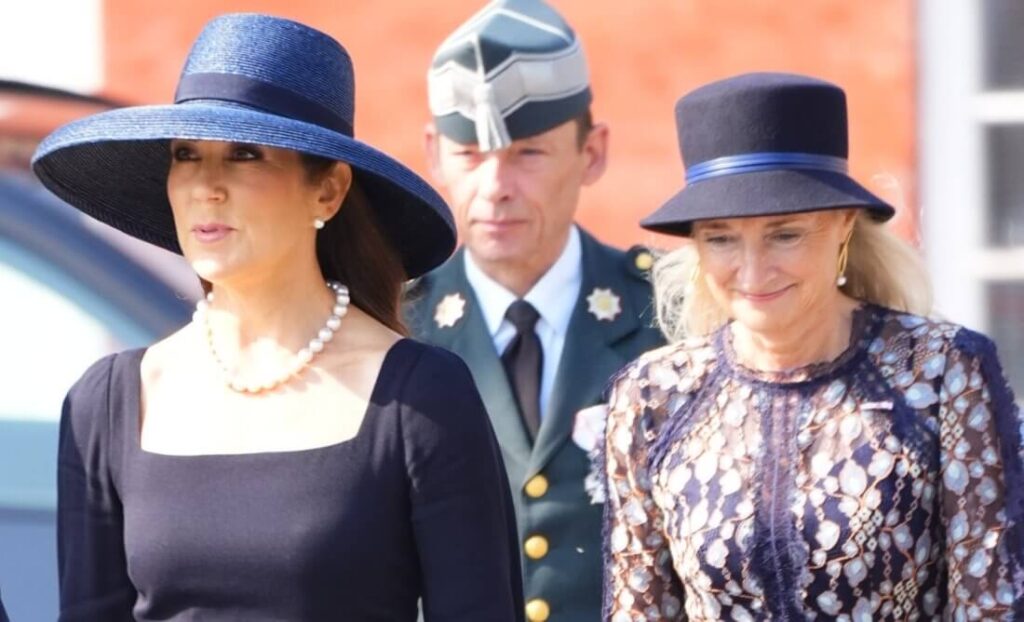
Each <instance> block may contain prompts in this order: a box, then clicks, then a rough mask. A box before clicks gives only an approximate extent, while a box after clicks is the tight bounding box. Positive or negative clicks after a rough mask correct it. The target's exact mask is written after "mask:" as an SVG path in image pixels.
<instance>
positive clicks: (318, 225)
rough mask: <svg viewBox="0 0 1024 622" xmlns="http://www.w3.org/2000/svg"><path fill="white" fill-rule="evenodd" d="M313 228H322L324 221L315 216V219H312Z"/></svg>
mask: <svg viewBox="0 0 1024 622" xmlns="http://www.w3.org/2000/svg"><path fill="white" fill-rule="evenodd" d="M313 228H314V229H323V228H324V221H322V220H320V219H319V218H317V219H316V220H314V221H313Z"/></svg>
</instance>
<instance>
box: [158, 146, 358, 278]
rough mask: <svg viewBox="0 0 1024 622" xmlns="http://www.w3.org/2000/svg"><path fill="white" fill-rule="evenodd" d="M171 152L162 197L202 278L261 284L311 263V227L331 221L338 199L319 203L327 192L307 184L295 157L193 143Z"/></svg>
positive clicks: (262, 148)
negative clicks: (297, 264) (297, 262)
mask: <svg viewBox="0 0 1024 622" xmlns="http://www.w3.org/2000/svg"><path fill="white" fill-rule="evenodd" d="M170 149H171V168H170V173H169V174H168V177H167V196H168V198H169V199H170V203H171V209H172V211H173V213H174V224H175V229H176V231H177V234H178V241H179V243H180V244H181V248H182V251H183V253H184V255H185V257H186V258H187V259H188V261H189V263H190V264H191V265H192V267H193V269H195V271H196V273H197V274H198V275H199V276H200V277H202V278H204V279H206V280H207V281H211V282H214V283H218V282H223V281H225V280H239V279H241V280H248V279H261V278H265V277H267V276H269V274H270V273H273V272H274V271H275V270H277V269H279V268H281V267H282V266H287V265H288V264H289V263H294V261H295V260H296V259H298V258H304V259H309V258H312V259H313V260H314V261H315V256H316V254H315V243H316V229H315V228H314V226H313V221H314V220H315V219H317V218H320V219H322V220H327V219H329V218H330V217H331V216H333V215H334V213H335V211H336V210H337V207H338V205H340V202H341V198H343V193H342V195H341V196H337V197H334V198H331V197H326V199H325V191H326V192H327V194H330V191H331V190H332V189H331V188H329V187H326V185H329V184H326V185H325V183H321V182H316V183H314V182H311V181H310V180H309V178H308V175H307V173H306V169H305V168H304V167H303V165H302V161H301V156H300V155H299V154H298V153H297V152H295V151H291V150H288V149H277V148H273V147H265V146H262V145H250V144H242V143H229V142H219V141H193V140H174V141H172V142H171V146H170ZM346 172H348V171H346ZM328 177H330V176H328ZM346 189H347V188H346ZM332 201H334V202H333V203H332ZM268 271H269V272H268Z"/></svg>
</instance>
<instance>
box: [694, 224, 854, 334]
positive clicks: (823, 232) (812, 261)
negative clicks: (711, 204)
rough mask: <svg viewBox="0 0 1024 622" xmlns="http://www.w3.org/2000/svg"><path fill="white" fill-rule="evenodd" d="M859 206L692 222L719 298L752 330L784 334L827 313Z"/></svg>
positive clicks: (704, 272)
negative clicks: (840, 253) (841, 247)
mask: <svg viewBox="0 0 1024 622" xmlns="http://www.w3.org/2000/svg"><path fill="white" fill-rule="evenodd" d="M855 214H856V212H855V211H854V210H822V211H818V212H808V213H803V214H786V215H781V216H758V217H752V218H727V219H721V220H705V221H698V222H695V223H694V225H693V239H694V241H695V243H696V246H697V253H698V256H699V257H700V273H699V276H698V278H703V279H705V280H706V283H707V286H708V289H709V291H710V292H711V295H712V297H713V298H714V299H715V301H716V302H717V303H718V305H719V306H720V307H721V308H722V309H723V310H725V311H726V313H727V314H728V315H729V316H730V317H731V318H733V319H734V320H735V321H736V322H738V323H740V324H742V325H743V326H744V327H745V328H747V329H749V330H750V331H751V332H754V333H760V334H763V335H766V336H767V335H781V334H783V333H785V331H788V330H791V329H793V328H794V327H796V326H799V325H804V324H806V323H808V322H815V321H817V319H818V318H822V316H823V314H826V313H829V312H831V310H832V308H833V307H832V305H834V304H835V303H836V302H837V301H838V300H839V299H840V297H841V296H842V294H841V293H840V291H839V289H838V287H837V286H836V277H837V276H838V274H837V267H838V260H839V249H840V246H841V245H842V243H843V240H844V239H846V236H847V235H848V234H849V232H850V231H851V229H852V227H853V220H854V217H855Z"/></svg>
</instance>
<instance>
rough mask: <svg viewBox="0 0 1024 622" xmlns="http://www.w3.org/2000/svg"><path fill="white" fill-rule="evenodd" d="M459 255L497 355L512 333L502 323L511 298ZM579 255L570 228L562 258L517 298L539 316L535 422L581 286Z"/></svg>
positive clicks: (559, 357) (546, 398) (575, 236)
mask: <svg viewBox="0 0 1024 622" xmlns="http://www.w3.org/2000/svg"><path fill="white" fill-rule="evenodd" d="M463 256H464V257H465V258H466V262H465V268H466V279H467V280H468V281H469V284H470V286H471V287H472V288H473V292H474V293H475V294H476V298H477V300H478V301H479V302H480V311H481V313H483V316H484V322H485V323H486V324H487V330H489V331H490V333H491V338H492V339H493V340H494V349H495V350H496V351H497V353H498V356H499V357H500V356H501V353H502V352H504V351H505V348H506V347H508V344H509V342H510V341H512V338H513V337H515V335H516V329H515V327H514V326H512V323H511V322H509V321H508V320H507V319H505V312H506V311H508V307H509V305H511V304H512V303H513V302H515V301H516V299H517V297H516V295H515V294H513V293H512V292H510V291H509V290H508V289H506V288H505V286H503V285H501V284H500V283H498V282H497V281H495V280H494V279H492V278H491V277H489V276H487V275H486V274H484V271H483V270H481V269H480V267H479V266H477V265H476V263H475V262H474V261H473V257H472V256H471V254H470V253H469V252H466V253H463ZM582 257H583V252H582V249H581V247H580V233H579V231H577V230H576V227H573V228H572V229H571V230H570V231H569V239H568V240H567V241H566V244H565V248H564V249H563V250H562V254H561V255H560V256H559V257H558V259H557V260H556V261H555V263H554V264H552V266H551V267H550V268H548V271H547V272H545V273H544V276H542V277H540V280H539V281H537V283H536V284H535V285H534V286H533V288H532V289H530V291H528V292H527V293H526V295H525V296H523V299H524V300H526V302H528V303H530V304H531V305H533V307H534V308H535V309H537V313H539V314H540V318H539V319H538V320H537V325H536V327H535V328H534V332H536V333H537V338H538V339H540V345H541V348H542V349H543V351H544V363H543V365H544V366H543V368H542V369H541V377H540V416H541V420H543V419H544V417H545V416H547V411H548V402H549V401H550V400H551V391H552V388H553V386H554V384H555V374H557V373H558V363H559V362H560V361H561V360H562V348H563V347H564V346H565V335H566V332H567V331H568V330H569V321H570V320H571V319H572V311H573V309H574V308H575V307H576V299H577V298H579V295H580V286H581V284H582V283H583V265H582Z"/></svg>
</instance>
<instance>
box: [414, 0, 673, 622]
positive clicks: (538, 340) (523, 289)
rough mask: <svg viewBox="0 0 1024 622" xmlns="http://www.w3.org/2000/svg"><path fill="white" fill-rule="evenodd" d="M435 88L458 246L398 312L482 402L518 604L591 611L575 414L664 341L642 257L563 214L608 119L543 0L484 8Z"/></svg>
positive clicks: (434, 76) (590, 543) (595, 546)
mask: <svg viewBox="0 0 1024 622" xmlns="http://www.w3.org/2000/svg"><path fill="white" fill-rule="evenodd" d="M428 90H429V100H430V110H431V113H432V115H433V122H432V123H431V124H429V126H428V128H427V131H426V147H427V153H428V157H429V158H430V164H431V169H432V173H433V175H434V177H435V180H436V181H437V182H438V184H439V185H440V186H441V187H442V188H443V189H444V190H445V191H446V192H447V195H448V199H449V203H450V204H451V206H452V209H453V212H454V214H455V219H456V223H457V225H458V227H459V232H460V235H461V238H462V240H463V244H464V246H463V247H462V248H461V249H460V250H459V251H458V252H457V253H456V254H455V255H454V256H453V257H452V259H451V260H449V261H448V263H447V264H445V265H444V266H442V267H440V268H438V269H437V270H436V271H434V272H433V273H431V274H429V275H427V276H426V277H423V278H422V279H421V280H420V281H419V282H418V283H417V284H416V285H415V286H414V287H413V288H412V291H411V292H410V297H409V303H408V306H407V309H408V312H407V319H408V320H409V324H410V327H411V328H412V330H413V332H414V334H415V335H416V336H417V337H419V338H421V339H424V340H426V341H429V342H432V343H435V344H438V345H441V346H444V347H446V348H448V349H450V350H452V351H454V352H455V353H457V354H459V355H461V356H462V358H463V359H464V360H465V361H466V362H467V363H468V364H469V367H470V368H471V369H472V372H473V375H474V378H475V380H476V384H477V387H478V388H479V389H480V393H481V395H482V396H483V398H484V402H485V403H486V405H487V410H488V412H489V414H490V417H491V421H492V423H493V425H494V428H495V431H496V432H497V435H498V439H499V441H500V444H501V448H502V451H503V455H504V459H505V466H506V468H507V470H508V476H509V480H510V482H511V484H512V492H513V497H514V498H515V504H516V514H517V518H518V525H519V531H520V537H521V540H522V545H523V550H522V553H523V569H524V575H525V581H524V590H525V596H526V601H527V605H526V614H527V619H528V620H531V621H533V622H541V621H544V620H548V619H550V620H555V621H558V622H560V621H563V620H565V621H572V622H575V621H579V622H593V621H594V620H597V619H599V616H600V609H601V585H602V558H601V515H602V506H601V505H600V498H599V496H598V494H597V490H596V489H595V488H594V487H593V486H592V485H591V484H592V481H590V482H588V478H587V476H588V472H589V468H590V460H589V457H588V450H590V449H592V447H590V445H592V444H593V435H591V439H590V441H589V442H586V441H584V442H579V443H578V442H574V440H573V438H572V437H573V428H574V423H575V422H576V419H577V414H578V413H580V412H581V411H582V412H583V414H582V415H580V417H586V418H588V419H591V420H592V419H594V417H595V416H597V417H599V416H600V414H599V413H600V406H599V405H600V404H601V403H602V402H603V399H602V394H603V392H604V390H605V388H606V386H607V383H608V380H609V378H610V377H611V376H612V375H613V374H615V372H616V371H618V370H619V369H620V368H621V367H622V366H623V365H625V364H626V363H627V362H629V361H630V360H632V359H633V358H635V357H636V356H638V355H639V354H640V353H642V352H644V351H646V350H649V349H652V348H654V347H657V346H659V345H661V343H662V338H661V335H660V333H659V332H658V331H657V330H656V329H655V328H653V320H652V311H653V308H652V294H651V287H650V283H649V281H648V278H647V277H648V275H647V271H648V269H649V268H650V265H651V262H652V259H651V255H650V253H648V252H647V251H646V250H645V249H643V248H639V247H637V248H634V249H632V250H631V251H629V252H623V251H619V250H616V249H613V248H611V247H609V246H605V245H604V244H602V243H600V242H599V241H597V240H596V239H594V237H593V236H591V235H590V234H588V233H587V232H586V231H584V230H583V229H582V228H580V227H579V226H578V225H576V224H574V216H575V213H576V208H577V204H578V202H579V197H580V192H581V189H582V188H583V187H584V186H589V185H591V184H593V183H595V182H596V181H597V180H598V179H599V178H600V177H601V175H602V174H603V172H604V170H605V164H606V161H607V151H608V128H607V127H606V126H605V125H603V124H594V123H593V122H592V120H591V113H590V102H591V90H590V84H589V78H588V71H587V64H586V60H585V58H584V56H583V51H582V49H581V47H580V43H579V40H578V39H577V38H576V36H575V34H574V32H573V31H572V29H571V28H570V27H569V25H568V24H567V23H566V22H565V20H564V19H563V18H562V17H561V16H560V15H559V14H558V13H557V12H556V11H555V10H554V9H553V8H552V7H550V6H548V5H547V4H544V3H543V2H541V1H539V0H504V1H499V2H494V3H492V4H490V5H488V6H487V7H485V8H484V9H483V10H482V11H481V12H480V13H478V14H476V15H475V16H473V17H472V18H470V19H469V21H467V22H466V23H465V24H463V25H462V26H461V27H459V28H458V29H457V30H456V31H455V32H454V33H453V34H452V35H451V36H450V37H449V38H448V39H447V40H445V41H444V43H442V44H441V46H440V48H439V49H438V51H437V53H436V55H435V57H434V59H433V63H432V66H431V69H430V71H429V75H428ZM594 407H597V408H594ZM589 423H593V421H590V422H589ZM584 427H587V426H584ZM590 427H591V428H592V427H593V426H592V425H591V426H590ZM583 436H586V435H582V436H581V438H582V437H583ZM592 497H593V498H592Z"/></svg>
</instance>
